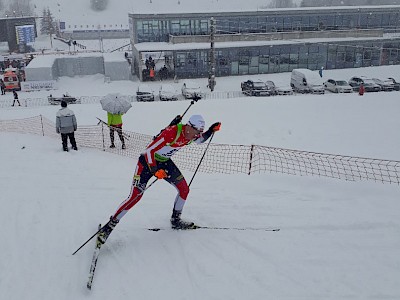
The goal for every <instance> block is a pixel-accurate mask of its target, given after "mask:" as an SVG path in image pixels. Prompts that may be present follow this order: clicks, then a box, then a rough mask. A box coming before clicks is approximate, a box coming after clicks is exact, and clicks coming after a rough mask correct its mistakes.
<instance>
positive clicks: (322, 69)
mask: <svg viewBox="0 0 400 300" xmlns="http://www.w3.org/2000/svg"><path fill="white" fill-rule="evenodd" d="M323 71H324V67H321V68H320V69H319V76H320V77H321V78H322V72H323Z"/></svg>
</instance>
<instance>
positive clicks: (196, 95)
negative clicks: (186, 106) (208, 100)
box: [182, 81, 202, 100]
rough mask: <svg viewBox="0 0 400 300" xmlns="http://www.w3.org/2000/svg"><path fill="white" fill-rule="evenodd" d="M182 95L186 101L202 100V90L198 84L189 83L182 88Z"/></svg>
mask: <svg viewBox="0 0 400 300" xmlns="http://www.w3.org/2000/svg"><path fill="white" fill-rule="evenodd" d="M182 95H183V97H185V99H197V100H198V99H201V98H202V93H201V88H200V86H199V85H198V84H197V83H195V82H192V81H187V82H185V83H184V84H183V86H182Z"/></svg>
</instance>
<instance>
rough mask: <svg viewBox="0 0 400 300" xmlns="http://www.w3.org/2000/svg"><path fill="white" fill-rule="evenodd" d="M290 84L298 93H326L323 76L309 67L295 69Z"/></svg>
mask: <svg viewBox="0 0 400 300" xmlns="http://www.w3.org/2000/svg"><path fill="white" fill-rule="evenodd" d="M290 86H291V87H292V89H293V90H294V91H295V92H297V93H302V94H303V93H312V94H325V89H324V82H323V80H322V78H321V77H320V76H319V74H318V72H315V71H311V70H309V69H294V70H293V71H292V76H291V78H290Z"/></svg>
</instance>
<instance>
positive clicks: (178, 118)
mask: <svg viewBox="0 0 400 300" xmlns="http://www.w3.org/2000/svg"><path fill="white" fill-rule="evenodd" d="M181 121H182V116H180V115H177V116H176V117H175V118H174V119H173V120H172V121H171V123H169V126H174V125H177V124H179V123H180V122H181Z"/></svg>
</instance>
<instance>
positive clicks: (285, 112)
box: [0, 66, 400, 300]
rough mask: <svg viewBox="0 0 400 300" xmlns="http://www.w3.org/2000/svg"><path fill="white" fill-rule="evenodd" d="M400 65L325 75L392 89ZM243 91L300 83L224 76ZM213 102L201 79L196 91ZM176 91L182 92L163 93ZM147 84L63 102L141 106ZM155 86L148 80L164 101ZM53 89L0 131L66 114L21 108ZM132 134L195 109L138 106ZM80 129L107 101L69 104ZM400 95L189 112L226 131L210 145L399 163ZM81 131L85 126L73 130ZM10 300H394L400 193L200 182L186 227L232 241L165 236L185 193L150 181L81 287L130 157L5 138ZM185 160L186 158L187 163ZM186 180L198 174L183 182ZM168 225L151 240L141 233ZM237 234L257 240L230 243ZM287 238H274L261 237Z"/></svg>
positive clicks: (90, 87) (127, 124)
mask: <svg viewBox="0 0 400 300" xmlns="http://www.w3.org/2000/svg"><path fill="white" fill-rule="evenodd" d="M399 72H400V66H388V67H377V68H363V69H348V70H326V71H325V72H324V75H323V76H324V79H328V78H336V79H345V80H348V79H349V78H350V77H351V76H353V75H365V76H369V77H372V76H376V77H381V78H386V77H392V76H394V77H396V75H397V77H398V74H399ZM248 78H253V79H262V80H267V79H270V80H273V81H275V82H276V83H277V84H278V85H288V84H289V78H290V73H282V74H273V75H272V74H271V75H254V76H238V77H227V78H217V86H216V91H217V92H218V91H232V90H240V82H241V81H243V80H247V79H248ZM196 81H197V82H198V83H199V84H200V85H201V86H202V87H203V89H204V90H205V91H206V84H207V82H206V79H197V80H196ZM168 83H169V84H171V85H175V87H176V88H177V89H180V87H181V85H182V83H183V80H180V81H178V82H173V81H171V82H168ZM138 84H139V81H138V80H137V79H136V80H134V81H115V82H110V83H105V82H104V77H103V75H100V74H99V75H95V76H83V77H74V78H67V77H62V78H60V79H59V81H58V90H57V91H53V94H56V93H59V94H62V93H64V92H68V93H70V94H71V95H73V96H77V97H80V96H104V95H106V94H108V93H110V92H119V93H121V94H124V95H134V94H135V91H136V88H137V86H138ZM161 84H162V83H161V82H152V83H151V85H152V86H153V87H154V89H155V90H158V88H159V86H160V85H161ZM48 94H49V92H48V91H39V92H30V93H28V92H20V93H19V96H20V99H21V103H22V104H23V105H22V106H21V107H19V106H17V107H11V101H12V95H11V94H10V93H8V94H7V95H6V96H0V104H1V105H0V107H1V108H0V122H1V120H5V119H8V120H9V119H22V118H27V117H32V116H38V115H43V116H44V117H46V118H48V119H50V120H52V121H55V115H56V112H57V111H58V109H59V107H58V106H52V105H42V106H30V105H27V106H25V105H24V103H28V104H29V101H27V99H30V98H41V97H42V98H46V97H47V96H48ZM132 104H133V105H132V108H131V109H130V110H129V111H128V113H127V114H126V115H124V117H123V121H124V128H125V129H126V130H129V131H132V132H137V133H144V134H149V135H154V134H156V133H158V132H159V130H160V129H161V128H163V127H165V125H167V124H168V123H169V121H170V120H171V119H172V118H173V117H174V116H176V115H177V114H182V113H183V112H184V111H185V109H186V108H187V107H188V106H189V104H190V102H189V101H175V102H160V101H155V102H149V103H138V102H133V103H132ZM69 107H70V108H71V109H72V110H73V111H74V112H75V114H76V117H77V120H78V124H79V126H88V125H96V124H97V119H96V117H100V118H105V117H106V113H105V112H104V111H103V110H102V109H101V105H100V104H99V103H94V104H73V105H69ZM399 109H400V92H397V91H394V92H380V93H366V94H365V95H364V96H359V95H358V94H357V93H353V94H346V95H344V94H332V93H326V94H325V95H291V96H275V97H260V98H257V97H241V98H232V99H213V100H200V101H199V102H197V103H195V104H194V105H193V106H192V107H191V108H190V110H189V111H188V113H187V115H185V117H184V120H183V121H184V122H185V121H187V119H188V117H189V116H190V115H191V114H202V115H203V116H204V118H205V120H206V123H207V125H209V124H212V123H213V122H216V121H220V122H222V126H221V130H220V131H219V132H217V133H216V135H215V137H214V139H213V140H212V143H223V144H242V145H250V144H258V145H265V146H272V147H279V148H288V149H297V150H305V151H314V152H322V153H332V154H342V155H349V156H359V157H369V158H380V159H389V160H397V161H399V160H400V153H399V150H398V149H399V146H400V141H399V138H398V129H399V128H400V118H399V117H398V114H399V111H400V110H399ZM78 130H79V128H78ZM0 143H1V147H0V157H1V168H0V187H1V198H0V201H1V202H0V205H1V207H2V211H3V219H2V221H1V222H0V225H1V227H0V228H2V247H1V252H0V253H1V254H0V270H1V271H0V295H1V297H0V298H1V299H10V300H20V299H41V300H54V299H57V300H62V299H68V300H70V299H74V300H80V299H171V300H172V299H174V300H177V299H185V300H186V299H193V300H196V299H199V300H204V299H216V300H217V299H218V300H220V299H247V300H256V299H307V300H309V299H318V300H320V299H335V300H337V299H360V300H361V299H362V300H364V299H399V298H400V257H399V255H398V252H399V248H400V218H399V209H400V203H399V199H400V187H399V186H398V185H396V184H382V183H379V182H373V181H361V182H357V181H356V182H352V181H345V180H337V179H330V178H324V177H311V176H303V177H302V176H293V175H284V174H280V173H260V174H253V175H250V176H249V175H241V174H233V175H225V174H205V173H197V174H196V176H195V178H194V180H193V183H192V185H191V192H190V194H189V197H188V199H187V203H186V205H185V208H184V212H183V217H184V218H185V219H187V220H193V221H195V222H196V223H197V224H199V225H202V226H217V227H229V228H232V229H231V230H205V229H199V230H195V231H174V230H172V229H169V217H170V214H171V211H172V206H173V201H174V198H175V194H176V190H175V188H174V187H172V186H170V185H169V184H167V183H166V182H156V183H155V184H154V185H153V186H151V188H149V189H148V190H147V191H146V193H145V195H144V196H143V198H142V200H141V201H140V202H139V203H138V204H137V205H136V206H135V207H134V208H133V209H131V210H130V211H129V212H128V213H127V214H126V215H125V217H124V218H123V219H122V220H121V222H120V224H119V225H118V226H117V227H116V229H115V230H114V231H113V233H112V235H111V236H110V238H109V239H108V241H107V243H106V244H105V245H104V246H103V248H102V249H101V253H100V257H99V260H98V264H97V270H96V274H95V278H94V282H93V287H92V290H91V291H89V290H88V289H87V288H86V282H87V278H88V273H89V268H90V263H91V259H92V254H93V250H94V246H95V245H94V241H91V242H90V243H88V244H87V245H86V246H85V247H84V248H82V249H81V250H80V251H79V252H78V253H77V254H75V255H72V253H73V252H74V251H75V250H76V249H77V248H78V247H79V246H80V245H81V244H82V243H83V242H84V241H86V239H87V238H89V237H90V236H91V235H92V234H93V233H94V232H96V230H97V226H98V224H99V223H103V224H104V223H105V222H106V221H107V220H108V218H109V216H110V215H112V214H113V213H114V212H115V210H116V208H117V207H118V205H119V204H120V202H122V201H123V200H124V199H125V198H126V197H127V196H128V194H129V192H130V187H131V180H132V176H133V172H134V170H135V166H136V159H132V158H127V157H124V156H120V155H117V154H112V153H108V152H103V151H101V150H96V149H91V148H85V147H80V146H79V145H78V147H79V150H78V151H70V152H63V151H62V148H61V139H59V138H57V139H54V138H51V137H43V136H39V135H29V134H17V133H9V132H0ZM189 159H190V157H188V160H189ZM182 172H183V174H184V175H185V177H186V179H187V180H188V181H189V179H191V177H192V176H193V173H192V172H188V171H187V170H182ZM153 227H163V228H166V230H163V231H159V232H152V231H148V230H146V229H147V228H153ZM235 228H239V229H246V228H247V230H235ZM273 228H279V229H280V231H278V232H275V231H265V230H263V229H273Z"/></svg>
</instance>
